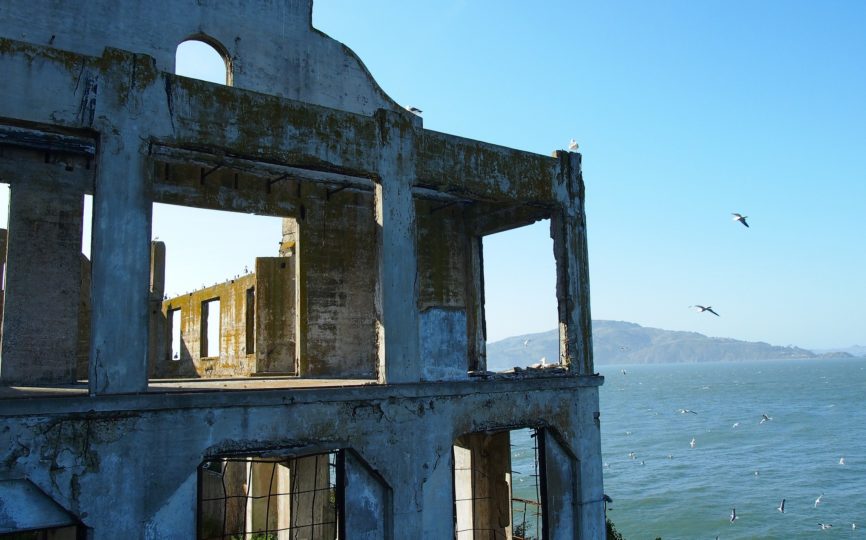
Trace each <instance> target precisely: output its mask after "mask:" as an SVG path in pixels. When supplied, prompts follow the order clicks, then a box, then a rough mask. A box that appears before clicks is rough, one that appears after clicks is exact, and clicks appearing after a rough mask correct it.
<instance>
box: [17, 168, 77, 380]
mask: <svg viewBox="0 0 866 540" xmlns="http://www.w3.org/2000/svg"><path fill="white" fill-rule="evenodd" d="M83 201H84V199H83V195H82V194H81V193H69V192H63V191H60V190H58V189H56V188H46V187H44V186H41V185H40V184H39V183H37V182H17V183H15V184H14V185H13V186H12V188H11V190H10V204H9V238H8V248H7V260H6V264H7V269H6V293H5V305H4V310H3V339H2V352H0V379H2V383H3V384H55V383H72V382H75V369H76V351H77V349H78V311H79V301H80V293H81V227H82V214H83V205H84V202H83Z"/></svg>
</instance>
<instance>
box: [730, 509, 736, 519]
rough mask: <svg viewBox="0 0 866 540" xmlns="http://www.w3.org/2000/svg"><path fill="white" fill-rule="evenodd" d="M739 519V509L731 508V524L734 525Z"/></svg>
mask: <svg viewBox="0 0 866 540" xmlns="http://www.w3.org/2000/svg"><path fill="white" fill-rule="evenodd" d="M736 519H737V509H736V508H731V523H733V522H734V521H735V520H736Z"/></svg>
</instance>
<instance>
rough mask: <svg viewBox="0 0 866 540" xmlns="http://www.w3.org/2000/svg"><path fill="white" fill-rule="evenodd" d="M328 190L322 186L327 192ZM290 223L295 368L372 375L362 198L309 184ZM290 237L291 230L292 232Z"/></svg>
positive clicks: (367, 234)
mask: <svg viewBox="0 0 866 540" xmlns="http://www.w3.org/2000/svg"><path fill="white" fill-rule="evenodd" d="M333 189H334V188H330V190H331V191H333ZM301 204H302V207H303V208H304V211H303V214H302V215H301V216H299V217H298V219H297V220H294V223H296V231H297V232H296V236H294V238H296V239H295V240H289V237H290V236H291V234H290V236H286V235H284V242H286V241H296V242H297V246H296V253H297V264H298V265H299V269H298V283H299V287H300V291H299V292H300V299H299V309H300V313H299V334H300V349H299V353H300V369H301V375H302V376H307V377H373V376H375V374H376V360H375V359H376V342H375V339H376V334H375V321H376V314H375V309H374V305H375V298H376V296H375V288H376V274H375V272H374V270H373V269H374V268H375V265H376V262H375V261H376V247H375V246H376V245H375V241H376V231H375V222H374V219H373V198H372V197H371V196H370V194H368V193H361V192H357V191H350V190H343V191H339V192H335V193H330V192H329V188H327V187H319V186H310V187H305V188H304V189H303V193H302V197H301ZM292 234H295V233H292Z"/></svg>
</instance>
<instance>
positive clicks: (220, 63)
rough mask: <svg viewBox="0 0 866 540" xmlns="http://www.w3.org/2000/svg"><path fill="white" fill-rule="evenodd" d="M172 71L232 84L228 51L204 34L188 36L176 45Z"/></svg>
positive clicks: (190, 76) (186, 75)
mask: <svg viewBox="0 0 866 540" xmlns="http://www.w3.org/2000/svg"><path fill="white" fill-rule="evenodd" d="M174 72H175V74H177V75H182V76H184V77H189V78H191V79H199V80H202V81H208V82H212V83H216V84H224V85H227V86H231V85H232V65H231V57H230V56H229V54H228V51H226V50H225V48H224V47H222V46H221V45H220V44H219V43H217V42H216V41H215V40H212V39H210V38H207V37H205V36H196V37H193V38H190V39H188V40H186V41H184V42H182V43H181V44H180V45H178V46H177V52H176V53H175V68H174Z"/></svg>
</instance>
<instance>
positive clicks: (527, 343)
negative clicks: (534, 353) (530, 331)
mask: <svg viewBox="0 0 866 540" xmlns="http://www.w3.org/2000/svg"><path fill="white" fill-rule="evenodd" d="M530 341H532V340H531V339H524V340H523V348H524V349H525V348H526V347H527V346H528V345H529V342H530Z"/></svg>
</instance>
